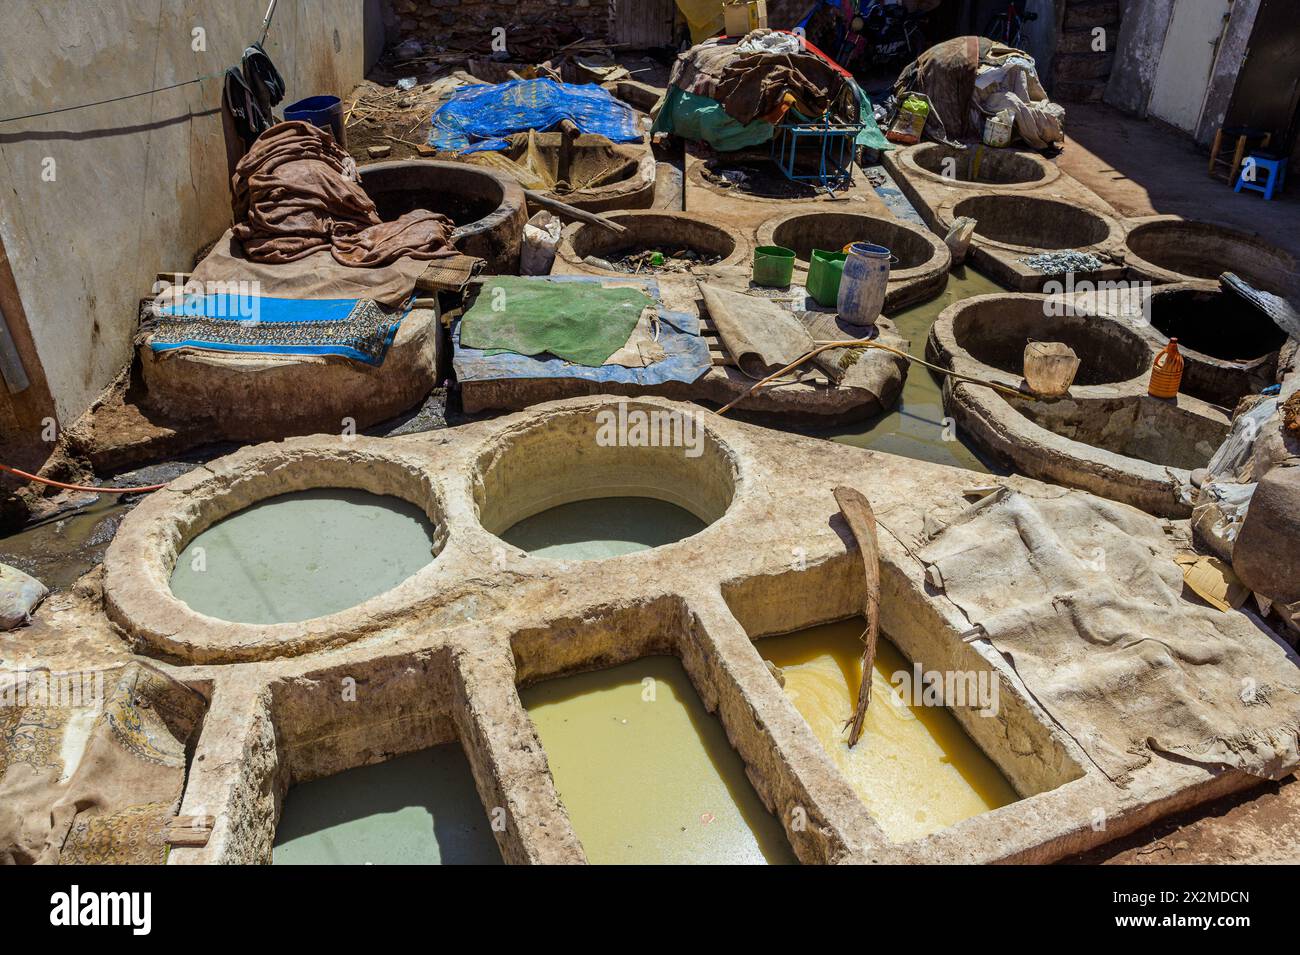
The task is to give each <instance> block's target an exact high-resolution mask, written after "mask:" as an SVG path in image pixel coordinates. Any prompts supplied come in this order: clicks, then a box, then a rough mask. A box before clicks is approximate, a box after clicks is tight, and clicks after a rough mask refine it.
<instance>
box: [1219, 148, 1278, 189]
mask: <svg viewBox="0 0 1300 955" xmlns="http://www.w3.org/2000/svg"><path fill="white" fill-rule="evenodd" d="M1252 169H1253V170H1254V173H1253V175H1254V178H1255V181H1254V182H1250V181H1248V180H1247V179H1246V174H1247V173H1248V172H1250V171H1251V170H1252ZM1260 170H1265V171H1267V172H1268V182H1266V183H1265V184H1264V185H1262V186H1261V185H1260V184H1259V181H1258V180H1259V173H1260ZM1285 183H1286V160H1285V159H1274V158H1273V157H1271V156H1259V155H1256V154H1254V153H1252V154H1251V155H1249V156H1247V157H1246V160H1245V162H1243V163H1242V164H1241V173H1240V174H1239V175H1238V176H1237V186H1236V188H1235V189H1233V190H1232V191H1233V192H1241V190H1243V189H1250V190H1251V191H1253V192H1262V193H1264V198H1265V200H1268V199H1272V198H1273V192H1274V190H1276V189H1280V188H1281V187H1282V186H1283V185H1284V184H1285Z"/></svg>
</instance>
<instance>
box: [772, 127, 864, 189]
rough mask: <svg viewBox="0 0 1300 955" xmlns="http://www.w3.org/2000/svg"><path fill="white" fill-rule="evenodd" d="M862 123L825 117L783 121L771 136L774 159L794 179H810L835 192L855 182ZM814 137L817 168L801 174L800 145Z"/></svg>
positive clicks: (804, 180) (786, 175) (787, 175)
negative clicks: (798, 166) (798, 165)
mask: <svg viewBox="0 0 1300 955" xmlns="http://www.w3.org/2000/svg"><path fill="white" fill-rule="evenodd" d="M863 125H864V124H862V123H839V122H831V121H830V119H828V118H826V117H823V118H822V119H821V120H819V121H816V122H806V123H781V124H780V125H779V126H777V127H776V133H775V135H773V136H772V160H773V161H774V162H775V163H776V164H777V166H778V167H779V168H780V170H781V172H782V173H784V174H785V177H786V178H787V179H789V180H791V181H792V182H811V183H815V184H816V185H818V186H820V187H821V188H823V189H825V190H826V191H827V192H829V193H832V194H834V192H835V190H836V189H847V188H848V187H849V186H851V185H853V157H854V152H855V150H856V148H857V138H858V134H859V133H860V132H862V129H863ZM808 140H813V141H814V142H813V143H812V148H813V149H815V150H816V151H817V152H818V154H819V157H820V159H819V162H818V167H817V172H816V173H812V174H807V175H800V174H799V173H797V172H796V171H795V159H796V158H797V156H798V152H799V146H800V145H801V144H802V143H805V142H807V141H808Z"/></svg>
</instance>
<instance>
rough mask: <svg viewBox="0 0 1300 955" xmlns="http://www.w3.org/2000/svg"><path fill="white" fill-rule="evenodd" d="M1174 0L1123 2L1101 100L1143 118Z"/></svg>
mask: <svg viewBox="0 0 1300 955" xmlns="http://www.w3.org/2000/svg"><path fill="white" fill-rule="evenodd" d="M1174 3H1175V0H1127V2H1126V3H1125V4H1124V13H1123V18H1122V20H1121V21H1120V27H1119V46H1118V48H1117V49H1116V51H1115V63H1114V66H1113V67H1112V69H1111V73H1110V79H1109V80H1107V82H1106V95H1105V101H1106V102H1107V103H1109V104H1110V105H1112V106H1115V107H1117V108H1119V109H1122V110H1124V112H1126V113H1133V114H1134V115H1136V116H1141V117H1145V116H1146V114H1147V103H1148V102H1149V101H1150V99H1151V88H1152V87H1153V86H1154V85H1155V81H1156V70H1157V68H1158V67H1159V66H1160V52H1161V50H1162V49H1164V45H1165V32H1166V31H1167V30H1168V29H1169V20H1170V17H1171V16H1172V15H1173V10H1174Z"/></svg>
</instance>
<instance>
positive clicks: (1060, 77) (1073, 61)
mask: <svg viewBox="0 0 1300 955" xmlns="http://www.w3.org/2000/svg"><path fill="white" fill-rule="evenodd" d="M1114 62H1115V54H1114V53H1067V54H1065V55H1063V56H1061V55H1058V56H1057V57H1056V58H1055V59H1053V60H1052V73H1053V75H1054V76H1055V77H1056V82H1058V83H1061V82H1066V83H1073V82H1083V81H1086V80H1100V79H1103V78H1105V77H1107V76H1110V70H1111V66H1112V65H1113V64H1114Z"/></svg>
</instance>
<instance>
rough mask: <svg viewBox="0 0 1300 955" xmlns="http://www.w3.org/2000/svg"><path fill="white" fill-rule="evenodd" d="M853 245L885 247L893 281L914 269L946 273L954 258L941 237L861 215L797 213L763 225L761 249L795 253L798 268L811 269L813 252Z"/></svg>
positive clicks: (904, 276) (852, 213)
mask: <svg viewBox="0 0 1300 955" xmlns="http://www.w3.org/2000/svg"><path fill="white" fill-rule="evenodd" d="M850 242H870V243H872V244H873V245H882V246H884V247H885V248H887V249H889V251H890V252H891V253H893V255H894V258H895V259H897V261H896V262H893V263H891V265H890V267H889V268H890V273H889V277H890V279H891V280H894V279H899V278H907V277H908V275H904V274H902V273H908V274H911V273H912V270H914V269H918V270H919V269H926V268H942V269H946V268H947V267H948V264H949V262H950V261H951V256H950V254H949V252H948V247H947V246H946V245H944V243H943V240H942V239H940V238H939V237H938V236H936V235H933V234H932V233H929V232H924V231H922V230H921V229H917V228H914V227H912V226H909V225H905V224H904V223H902V222H898V221H896V220H893V219H886V218H882V217H880V216H870V215H865V214H863V213H860V212H795V213H792V214H790V215H787V216H783V217H781V218H779V219H776V220H774V221H772V222H769V223H766V224H765V225H763V227H762V228H761V229H759V232H758V244H759V245H781V246H785V247H786V248H787V249H794V254H795V257H796V258H797V259H798V261H799V264H800V265H803V266H807V265H808V261H809V259H811V258H812V250H813V249H824V250H826V251H828V252H838V251H840V249H842V248H844V246H846V245H848V244H849V243H850Z"/></svg>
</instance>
